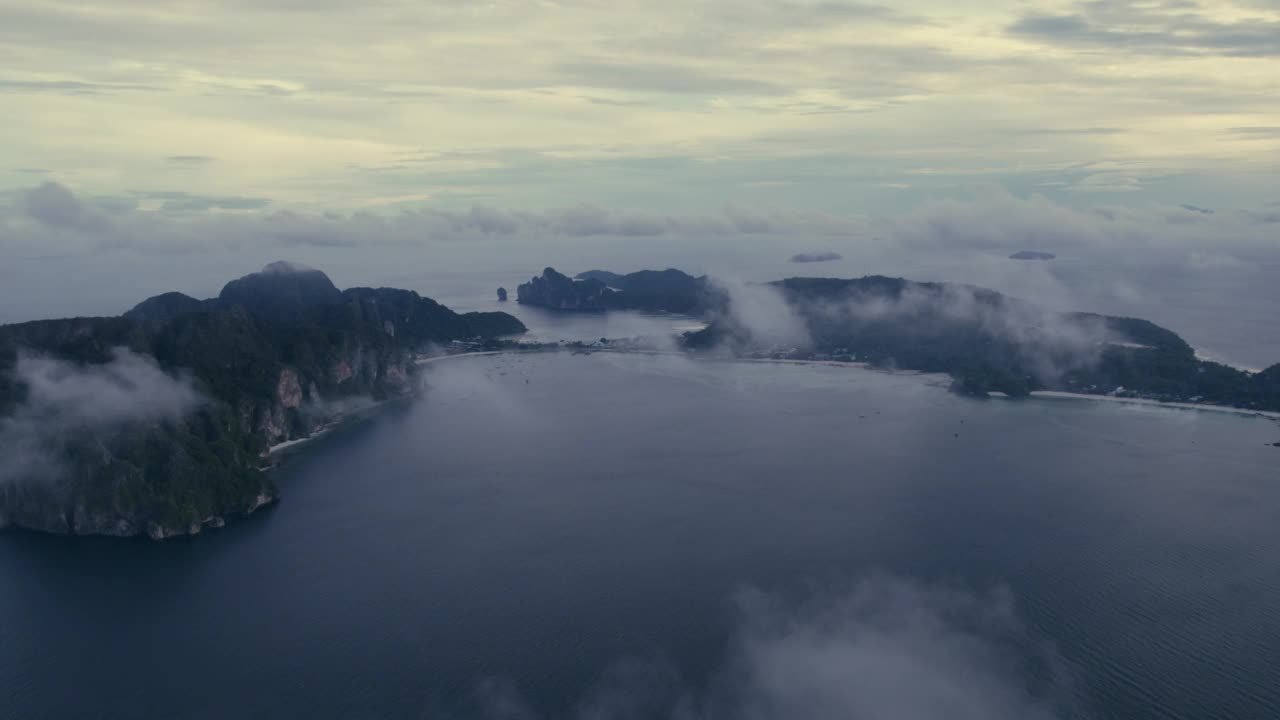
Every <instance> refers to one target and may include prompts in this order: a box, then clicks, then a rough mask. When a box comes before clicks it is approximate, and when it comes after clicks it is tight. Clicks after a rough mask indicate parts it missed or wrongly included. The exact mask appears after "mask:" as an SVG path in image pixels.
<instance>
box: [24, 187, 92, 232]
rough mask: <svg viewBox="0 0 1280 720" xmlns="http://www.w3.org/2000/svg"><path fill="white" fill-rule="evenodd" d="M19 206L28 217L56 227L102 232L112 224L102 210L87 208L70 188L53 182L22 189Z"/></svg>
mask: <svg viewBox="0 0 1280 720" xmlns="http://www.w3.org/2000/svg"><path fill="white" fill-rule="evenodd" d="M19 207H20V208H21V210H22V211H23V212H25V213H26V215H27V216H28V217H30V218H32V219H34V220H37V221H39V222H40V223H42V224H44V225H48V226H50V227H55V228H67V229H73V230H80V231H85V232H99V231H102V230H104V229H106V227H107V224H108V223H107V220H106V218H105V217H104V216H103V215H102V214H101V213H98V212H96V211H94V210H92V209H91V208H89V207H87V206H86V205H85V204H84V203H82V202H80V199H79V198H77V197H76V196H75V195H73V194H72V193H71V191H70V190H68V189H67V188H66V187H64V186H62V185H59V184H58V183H56V182H52V181H49V182H45V183H43V184H41V185H40V186H39V187H36V188H32V189H30V190H26V191H24V192H22V193H21V194H20V195H19Z"/></svg>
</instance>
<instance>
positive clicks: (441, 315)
mask: <svg viewBox="0 0 1280 720" xmlns="http://www.w3.org/2000/svg"><path fill="white" fill-rule="evenodd" d="M523 331H524V326H523V325H522V324H521V323H520V322H519V321H518V320H516V319H515V318H513V317H511V316H510V315H507V314H505V313H469V314H458V313H455V312H453V311H452V310H450V309H448V308H447V307H445V306H443V305H440V304H439V303H437V302H435V301H434V300H431V299H429V298H423V297H420V296H419V295H418V294H417V293H414V292H411V291H407V290H394V289H387V288H381V289H376V290H375V289H370V288H354V289H351V290H347V291H345V292H343V291H339V290H337V289H336V288H334V287H333V285H332V283H331V282H329V279H328V278H327V277H326V276H325V275H324V274H323V273H320V272H318V271H314V270H310V269H306V268H298V267H296V266H289V265H284V264H273V265H271V266H268V267H267V268H265V269H264V271H263V272H261V273H255V274H253V275H249V276H246V277H245V278H241V279H239V280H236V281H233V282H232V283H229V284H228V286H227V288H225V289H224V290H223V292H222V293H221V294H220V296H219V297H218V298H217V299H214V300H195V299H194V298H189V297H187V296H185V295H181V294H180V293H166V294H164V295H160V296H157V297H155V298H150V299H148V300H145V301H143V302H142V303H140V304H139V305H138V306H137V307H135V308H134V309H133V310H131V311H129V312H127V313H125V314H124V315H123V316H121V317H114V318H71V319H65V320H47V321H39V322H30V323H21V324H17V325H8V326H2V327H0V450H2V451H3V452H4V454H5V456H6V457H7V458H8V459H9V461H8V462H7V463H6V465H5V466H4V469H3V470H0V526H4V525H16V526H22V527H28V528H32V529H37V530H43V531H48V532H59V533H75V534H112V535H134V534H142V533H147V534H150V535H152V536H153V537H165V536H169V535H174V534H183V533H189V532H197V531H198V530H199V529H200V528H201V527H202V526H204V525H207V524H220V523H221V522H222V521H223V519H224V518H227V517H234V516H237V515H242V514H247V513H249V512H252V511H253V510H255V509H256V508H258V507H260V506H261V505H263V504H265V503H267V502H270V501H271V500H272V499H274V498H275V496H276V494H277V490H276V488H275V486H274V484H273V483H272V481H271V479H270V477H269V475H268V474H267V473H265V472H264V471H263V470H262V466H263V464H264V459H263V456H264V452H265V451H266V449H267V448H268V447H269V446H271V445H272V444H275V443H279V442H282V441H285V440H289V439H293V438H297V437H301V436H305V435H307V434H309V433H311V432H313V431H314V430H316V429H317V428H318V427H320V426H321V425H323V424H325V423H328V422H331V421H332V420H334V419H335V418H336V417H337V416H339V415H341V414H343V413H344V412H346V411H348V410H349V409H350V408H352V407H363V406H368V405H370V404H372V403H373V402H376V401H380V400H385V399H388V398H393V397H397V396H404V395H408V394H410V393H412V392H413V390H414V389H415V385H414V383H413V377H414V373H415V367H414V364H413V360H414V355H415V353H417V352H419V351H421V350H423V349H425V348H427V347H429V346H431V345H433V344H435V343H446V342H449V341H452V340H459V339H467V338H473V337H481V338H491V337H496V336H500V335H508V334H515V333H519V332H523Z"/></svg>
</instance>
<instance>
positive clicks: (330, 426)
mask: <svg viewBox="0 0 1280 720" xmlns="http://www.w3.org/2000/svg"><path fill="white" fill-rule="evenodd" d="M516 352H528V351H527V350H524V351H522V350H485V351H483V352H468V353H454V354H452V355H435V356H432V357H424V358H417V359H415V360H414V361H413V363H414V364H415V365H427V364H430V363H433V362H438V361H440V360H449V359H452V358H460V357H480V356H482V355H503V354H507V353H516ZM388 402H391V401H387V400H384V401H382V402H379V403H375V404H374V405H372V406H370V407H367V408H364V409H362V410H359V411H357V412H355V413H352V414H350V415H344V416H341V417H338V418H335V419H334V420H332V421H330V422H328V423H326V424H325V425H324V426H323V427H321V428H319V429H317V430H316V431H315V432H313V433H311V434H310V435H308V436H306V437H303V438H294V439H292V440H285V441H284V442H280V443H276V444H275V445H272V446H270V447H268V448H267V452H266V454H265V455H263V458H266V459H270V458H274V457H275V456H276V455H279V454H280V453H283V452H284V451H286V450H289V449H291V448H297V447H300V446H302V445H305V444H307V443H309V442H311V441H312V440H319V439H320V438H322V437H324V436H326V435H328V434H329V433H330V432H332V431H334V430H336V429H338V428H340V427H343V426H345V425H347V424H348V423H350V422H353V421H356V420H360V419H362V418H364V417H366V416H368V415H371V414H373V413H374V412H376V411H377V410H379V409H380V408H382V406H384V405H386V404H387V403H388Z"/></svg>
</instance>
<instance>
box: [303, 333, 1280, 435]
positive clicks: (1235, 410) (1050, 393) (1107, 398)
mask: <svg viewBox="0 0 1280 720" xmlns="http://www.w3.org/2000/svg"><path fill="white" fill-rule="evenodd" d="M557 351H559V348H554V347H552V348H543V349H535V350H487V351H483V352H471V353H456V354H453V355H438V356H435V357H430V358H423V359H420V360H417V361H415V362H416V363H417V364H419V365H425V364H427V363H431V362H436V361H439V360H448V359H450V358H460V357H479V356H484V355H505V354H519V353H529V352H557ZM598 352H600V353H612V354H616V355H656V356H678V357H687V358H689V359H690V360H693V361H695V362H707V361H711V362H735V363H774V364H780V365H819V366H825V367H840V368H855V369H858V370H866V371H868V372H874V373H887V374H889V375H903V376H907V377H921V378H937V379H940V378H947V379H950V375H948V374H947V373H929V372H923V371H920V370H889V369H882V368H876V367H872V366H871V365H870V364H868V363H865V362H842V361H839V360H791V359H787V358H743V357H719V358H699V357H697V356H691V355H690V354H689V353H686V352H682V351H680V350H619V349H614V348H592V349H590V350H588V351H587V353H586V354H588V355H589V354H592V353H598ZM990 397H991V398H992V399H1009V396H1008V395H1005V394H1004V393H996V394H992V395H990ZM1030 397H1031V398H1039V399H1042V400H1094V401H1099V402H1111V403H1120V404H1125V405H1145V406H1150V407H1160V408H1170V409H1174V410H1200V411H1205V412H1221V413H1230V414H1233V415H1243V416H1254V417H1261V418H1267V419H1270V420H1277V421H1280V411H1275V410H1253V409H1250V408H1239V407H1232V406H1230V405H1209V404H1207V403H1189V402H1161V401H1160V400H1151V399H1148V398H1126V397H1115V396H1112V395H1094V394H1089V393H1073V392H1066V391H1063V390H1034V391H1032V392H1031V393H1030ZM291 442H294V441H291Z"/></svg>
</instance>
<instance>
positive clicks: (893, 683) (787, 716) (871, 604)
mask: <svg viewBox="0 0 1280 720" xmlns="http://www.w3.org/2000/svg"><path fill="white" fill-rule="evenodd" d="M733 613H734V622H733V627H734V629H733V631H732V633H731V636H730V639H729V641H728V642H727V644H726V646H725V649H724V652H723V655H722V658H721V661H720V663H719V666H718V669H717V670H715V671H714V672H713V673H712V674H711V677H710V679H709V680H708V681H707V682H706V683H705V684H703V685H701V686H699V687H693V686H691V685H690V684H688V683H686V682H685V681H684V679H683V678H682V677H681V674H680V672H679V669H678V668H677V667H676V665H675V664H674V663H671V662H669V661H664V660H662V659H638V658H625V659H620V660H618V661H617V662H615V663H613V664H612V665H610V666H609V667H607V668H604V669H602V671H601V673H600V678H599V680H598V682H597V683H596V685H595V686H594V687H592V688H591V689H590V690H588V691H587V692H586V693H585V694H584V696H583V697H582V698H581V699H580V700H579V701H578V702H577V703H576V706H575V708H574V710H573V711H572V713H571V717H573V718H574V719H575V720H640V719H642V718H646V719H648V718H667V719H668V720H795V719H797V718H833V719H834V718H840V719H841V720H1053V719H1055V718H1065V717H1073V716H1075V713H1074V712H1073V711H1074V710H1076V709H1077V708H1075V705H1076V702H1075V700H1073V696H1072V686H1073V683H1072V679H1071V675H1070V672H1069V671H1068V670H1067V669H1066V665H1065V663H1064V662H1063V660H1062V659H1061V657H1059V655H1058V654H1057V653H1056V651H1054V649H1053V648H1052V646H1051V645H1050V644H1049V643H1047V642H1045V641H1043V640H1042V639H1040V638H1037V637H1036V635H1035V633H1034V632H1032V631H1030V630H1028V629H1027V628H1026V627H1025V626H1024V625H1023V623H1022V622H1021V620H1020V619H1019V616H1018V612H1017V608H1016V605H1015V603H1014V601H1013V599H1012V597H1011V595H1010V594H1009V593H1008V592H1007V591H1005V590H1003V589H999V588H996V589H992V590H988V591H985V592H974V591H971V590H967V589H963V588H957V587H950V586H945V585H931V584H925V583H921V582H919V581H916V580H912V579H909V578H904V577H899V576H891V575H883V574H876V575H870V576H866V577H862V578H861V579H858V580H856V581H853V582H844V583H836V584H830V585H819V584H810V585H809V586H808V591H807V592H806V593H803V594H799V595H796V594H795V593H792V594H790V595H783V594H774V593H769V592H766V591H762V590H760V589H755V588H751V589H746V590H743V591H742V592H740V593H739V595H738V596H737V598H736V599H735V601H734V603H733ZM428 717H451V718H458V719H459V720H462V719H463V718H468V719H469V718H476V719H483V720H499V719H511V720H515V719H517V718H519V719H523V720H534V719H537V718H542V717H551V716H543V715H540V714H539V713H538V712H537V711H536V710H535V709H534V708H532V707H531V706H530V705H529V703H528V702H527V701H525V699H524V698H523V697H522V696H521V694H520V692H519V688H518V687H516V686H515V685H514V684H512V683H511V682H508V681H505V680H503V679H500V678H486V679H484V680H482V681H480V682H478V683H477V684H476V686H475V688H474V690H473V692H472V694H471V696H470V697H469V698H467V700H466V701H465V702H464V707H462V708H459V709H455V710H454V711H453V712H445V711H439V712H436V713H430V712H429V713H428Z"/></svg>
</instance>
